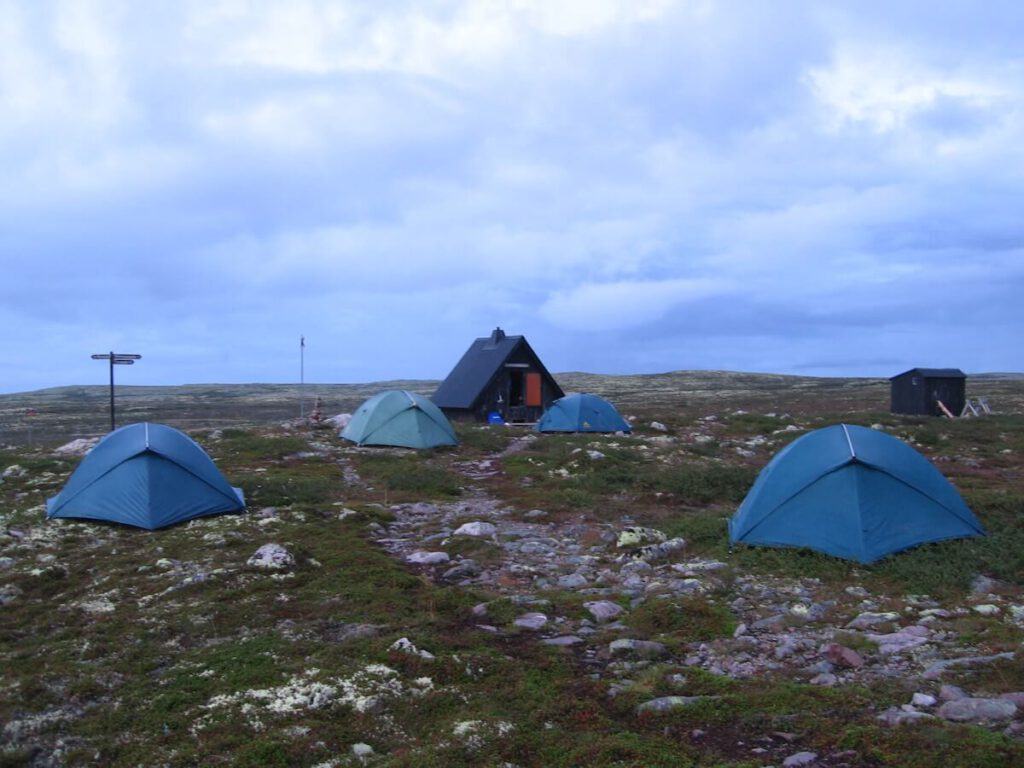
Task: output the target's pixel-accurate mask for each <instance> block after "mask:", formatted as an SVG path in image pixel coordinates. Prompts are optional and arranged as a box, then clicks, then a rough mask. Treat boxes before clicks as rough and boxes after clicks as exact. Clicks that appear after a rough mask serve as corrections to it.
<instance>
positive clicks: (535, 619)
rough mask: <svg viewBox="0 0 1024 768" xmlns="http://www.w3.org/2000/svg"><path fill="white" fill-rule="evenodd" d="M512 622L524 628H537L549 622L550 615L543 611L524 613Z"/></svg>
mask: <svg viewBox="0 0 1024 768" xmlns="http://www.w3.org/2000/svg"><path fill="white" fill-rule="evenodd" d="M512 623H513V624H515V625H516V626H517V627H522V628H523V629H533V630H537V629H540V628H541V627H543V626H544V625H545V624H547V623H548V617H547V616H545V615H544V614H543V613H535V612H534V613H524V614H523V615H522V616H520V617H518V618H517V619H516V620H515V621H513V622H512Z"/></svg>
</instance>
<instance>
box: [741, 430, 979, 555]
mask: <svg viewBox="0 0 1024 768" xmlns="http://www.w3.org/2000/svg"><path fill="white" fill-rule="evenodd" d="M984 535H985V531H984V529H982V527H981V523H979V522H978V519H977V518H976V517H975V516H974V513H973V512H971V510H970V509H969V508H968V506H967V504H965V503H964V500H963V499H962V498H960V494H959V493H957V491H956V489H955V488H953V486H952V485H951V484H950V483H949V481H948V480H946V478H945V477H943V476H942V473H940V472H939V471H938V470H937V469H936V468H935V466H934V465H932V463H931V462H929V461H928V459H926V458H925V457H924V456H922V455H921V454H920V453H918V452H917V451H915V450H914V449H913V448H911V447H910V446H909V445H907V444H906V443H904V442H903V441H901V440H898V439H897V438H895V437H892V436H890V435H887V434H885V433H884V432H880V431H878V430H874V429H867V428H866V427H857V426H850V425H847V424H838V425H836V426H832V427H826V428H824V429H819V430H815V431H814V432H810V433H808V434H806V435H803V436H802V437H800V438H798V439H796V440H794V441H793V442H792V443H790V444H789V445H788V446H786V447H785V448H784V449H782V450H781V451H779V453H777V454H776V455H775V457H774V458H773V459H772V460H771V461H770V462H769V463H768V465H767V466H766V467H765V468H764V469H763V470H762V471H761V474H760V475H759V476H758V478H757V480H756V481H755V483H754V485H753V487H752V488H751V489H750V492H749V493H748V494H747V497H746V498H745V499H744V500H743V503H742V504H741V505H740V508H739V509H738V510H737V511H736V514H735V515H734V516H733V518H732V520H730V521H729V540H730V541H731V542H740V543H744V544H759V545H764V546H778V547H809V548H810V549H816V550H818V551H820V552H824V553H826V554H829V555H835V556H836V557H842V558H846V559H849V560H856V561H858V562H860V563H865V564H866V563H872V562H874V561H875V560H878V559H879V558H882V557H885V556H886V555H889V554H892V553H894V552H899V551H901V550H904V549H908V548H910V547H915V546H918V545H920V544H927V543H929V542H934V541H943V540H946V539H959V538H966V537H971V536H984Z"/></svg>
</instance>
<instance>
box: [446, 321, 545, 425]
mask: <svg viewBox="0 0 1024 768" xmlns="http://www.w3.org/2000/svg"><path fill="white" fill-rule="evenodd" d="M564 394H565V393H563V392H562V388H561V387H559V386H558V383H557V382H556V381H555V380H554V378H553V377H552V376H551V374H550V373H548V370H547V368H545V367H544V364H543V363H542V362H541V361H540V358H539V357H537V353H536V352H534V351H533V349H532V348H531V347H530V345H529V343H527V341H526V338H525V337H523V336H507V335H505V332H504V331H503V330H501V328H495V329H494V332H493V333H492V334H491V335H490V336H487V337H484V338H482V339H477V340H476V341H474V342H473V343H472V344H471V345H470V347H469V349H468V350H466V354H464V355H463V356H462V359H461V360H459V362H458V363H457V364H456V366H455V367H454V368H453V369H452V372H451V373H449V374H448V378H446V379H445V380H444V381H443V382H441V386H439V387H438V388H437V391H436V392H434V394H433V396H432V397H431V398H430V399H431V400H432V401H433V402H434V405H436V406H437V407H438V408H440V409H441V410H442V411H444V413H445V415H446V416H448V418H450V419H461V420H476V421H487V420H488V416H489V414H491V413H497V414H499V415H500V416H501V418H502V419H503V420H505V421H508V422H514V423H532V422H535V421H537V419H539V418H540V415H541V414H542V413H543V412H544V411H545V410H546V409H547V407H548V406H549V405H551V403H552V402H553V401H555V400H557V399H558V398H560V397H563V396H564Z"/></svg>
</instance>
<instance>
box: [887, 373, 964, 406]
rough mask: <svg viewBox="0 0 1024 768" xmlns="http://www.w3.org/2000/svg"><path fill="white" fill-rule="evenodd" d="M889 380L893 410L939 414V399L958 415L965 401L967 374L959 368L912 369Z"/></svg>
mask: <svg viewBox="0 0 1024 768" xmlns="http://www.w3.org/2000/svg"><path fill="white" fill-rule="evenodd" d="M889 382H890V383H891V385H892V406H891V408H890V410H891V411H892V412H893V413H902V414H906V415H910V416H942V415H943V413H942V409H941V408H940V407H939V403H940V402H941V403H942V404H943V405H944V406H946V408H947V409H948V410H949V412H950V413H952V414H953V415H954V416H959V415H960V413H961V412H962V411H963V409H964V403H965V402H966V401H967V375H966V374H965V373H964V372H963V371H961V370H960V369H959V368H911V369H910V370H909V371H904V372H903V373H901V374H899V375H897V376H893V377H892V378H891V379H889Z"/></svg>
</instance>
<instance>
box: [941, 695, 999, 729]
mask: <svg viewBox="0 0 1024 768" xmlns="http://www.w3.org/2000/svg"><path fill="white" fill-rule="evenodd" d="M1016 714H1017V705H1016V704H1014V703H1013V702H1012V701H1009V700H1007V699H976V698H971V697H968V698H964V699H957V700H956V701H947V702H946V703H945V704H943V705H942V706H941V707H939V717H941V718H943V719H945V720H953V721H954V722H958V723H968V722H970V723H976V722H982V721H986V720H988V721H991V720H1012V719H1013V716H1014V715H1016Z"/></svg>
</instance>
